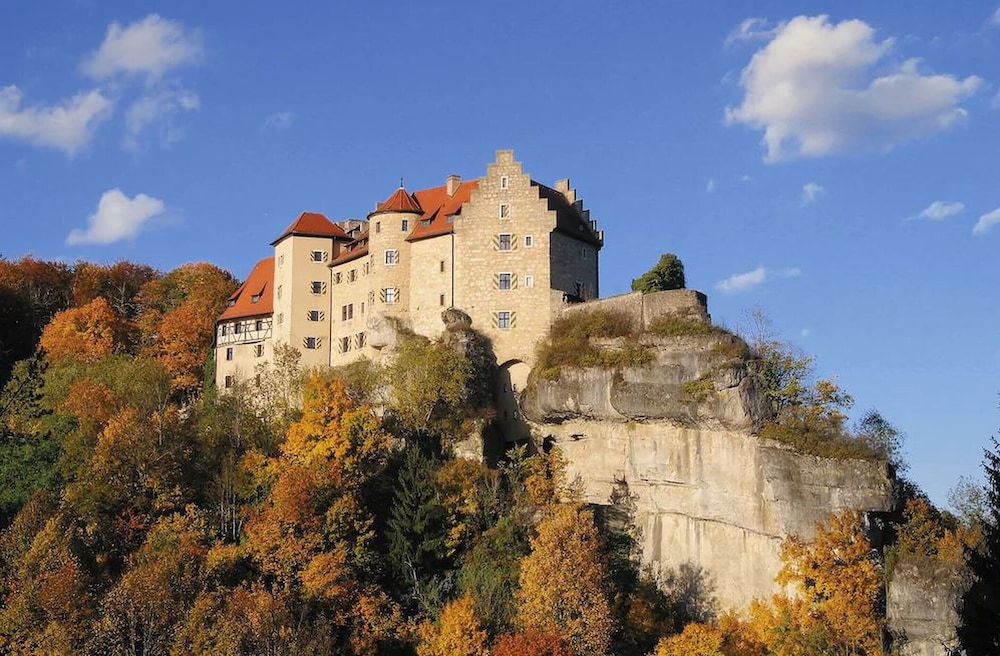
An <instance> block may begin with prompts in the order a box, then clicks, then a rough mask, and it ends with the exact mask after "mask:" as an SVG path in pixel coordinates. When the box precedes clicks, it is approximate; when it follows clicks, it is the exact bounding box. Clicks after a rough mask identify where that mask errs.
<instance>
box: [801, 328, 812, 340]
mask: <svg viewBox="0 0 1000 656" xmlns="http://www.w3.org/2000/svg"><path fill="white" fill-rule="evenodd" d="M811 334H812V331H811V330H809V329H808V328H803V329H802V330H800V331H799V337H801V338H802V339H805V338H806V337H809V335H811Z"/></svg>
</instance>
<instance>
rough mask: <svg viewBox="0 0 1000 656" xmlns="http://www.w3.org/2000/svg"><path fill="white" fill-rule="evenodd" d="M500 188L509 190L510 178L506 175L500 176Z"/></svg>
mask: <svg viewBox="0 0 1000 656" xmlns="http://www.w3.org/2000/svg"><path fill="white" fill-rule="evenodd" d="M500 188H501V189H509V188H510V178H508V177H507V176H506V175H503V176H500Z"/></svg>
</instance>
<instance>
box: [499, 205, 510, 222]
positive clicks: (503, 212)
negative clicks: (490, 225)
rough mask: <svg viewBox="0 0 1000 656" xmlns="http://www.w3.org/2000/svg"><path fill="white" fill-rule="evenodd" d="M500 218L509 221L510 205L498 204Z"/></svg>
mask: <svg viewBox="0 0 1000 656" xmlns="http://www.w3.org/2000/svg"><path fill="white" fill-rule="evenodd" d="M500 218H501V219H509V218H510V205H509V204H507V203H500Z"/></svg>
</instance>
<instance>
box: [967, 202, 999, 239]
mask: <svg viewBox="0 0 1000 656" xmlns="http://www.w3.org/2000/svg"><path fill="white" fill-rule="evenodd" d="M998 223H1000V207H998V208H997V209H995V210H993V211H992V212H988V213H987V214H983V215H982V216H981V217H979V220H978V221H976V226H975V227H974V228H973V229H972V234H974V235H985V234H986V233H987V232H989V231H990V230H992V229H993V226H995V225H997V224H998Z"/></svg>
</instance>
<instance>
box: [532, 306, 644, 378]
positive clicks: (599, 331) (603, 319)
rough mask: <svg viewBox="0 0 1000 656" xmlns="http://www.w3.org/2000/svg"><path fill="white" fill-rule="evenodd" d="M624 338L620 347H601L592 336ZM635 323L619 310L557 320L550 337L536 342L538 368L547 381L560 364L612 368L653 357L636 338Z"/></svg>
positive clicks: (576, 315)
mask: <svg viewBox="0 0 1000 656" xmlns="http://www.w3.org/2000/svg"><path fill="white" fill-rule="evenodd" d="M615 337H621V338H624V339H625V343H624V344H623V345H622V346H621V347H620V348H600V347H598V346H596V345H594V344H593V343H591V339H592V338H606V339H607V338H615ZM636 338H637V335H636V326H635V325H634V322H633V321H632V319H631V318H630V317H629V316H628V315H627V314H624V313H622V312H613V311H610V310H595V311H593V312H588V313H579V314H576V313H575V314H572V315H569V316H566V317H562V318H560V319H557V320H556V321H555V322H554V323H553V324H552V328H551V330H550V331H549V338H548V339H547V340H545V341H544V342H542V343H541V344H540V345H539V350H538V371H539V373H540V375H541V376H542V378H545V379H546V380H558V379H559V371H560V370H561V369H562V368H563V367H597V368H601V369H615V368H619V367H636V366H641V365H643V364H646V363H648V362H650V361H651V360H652V359H653V353H652V350H651V349H650V348H649V347H646V346H643V345H642V344H640V343H639V342H638V341H637V339H636Z"/></svg>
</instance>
